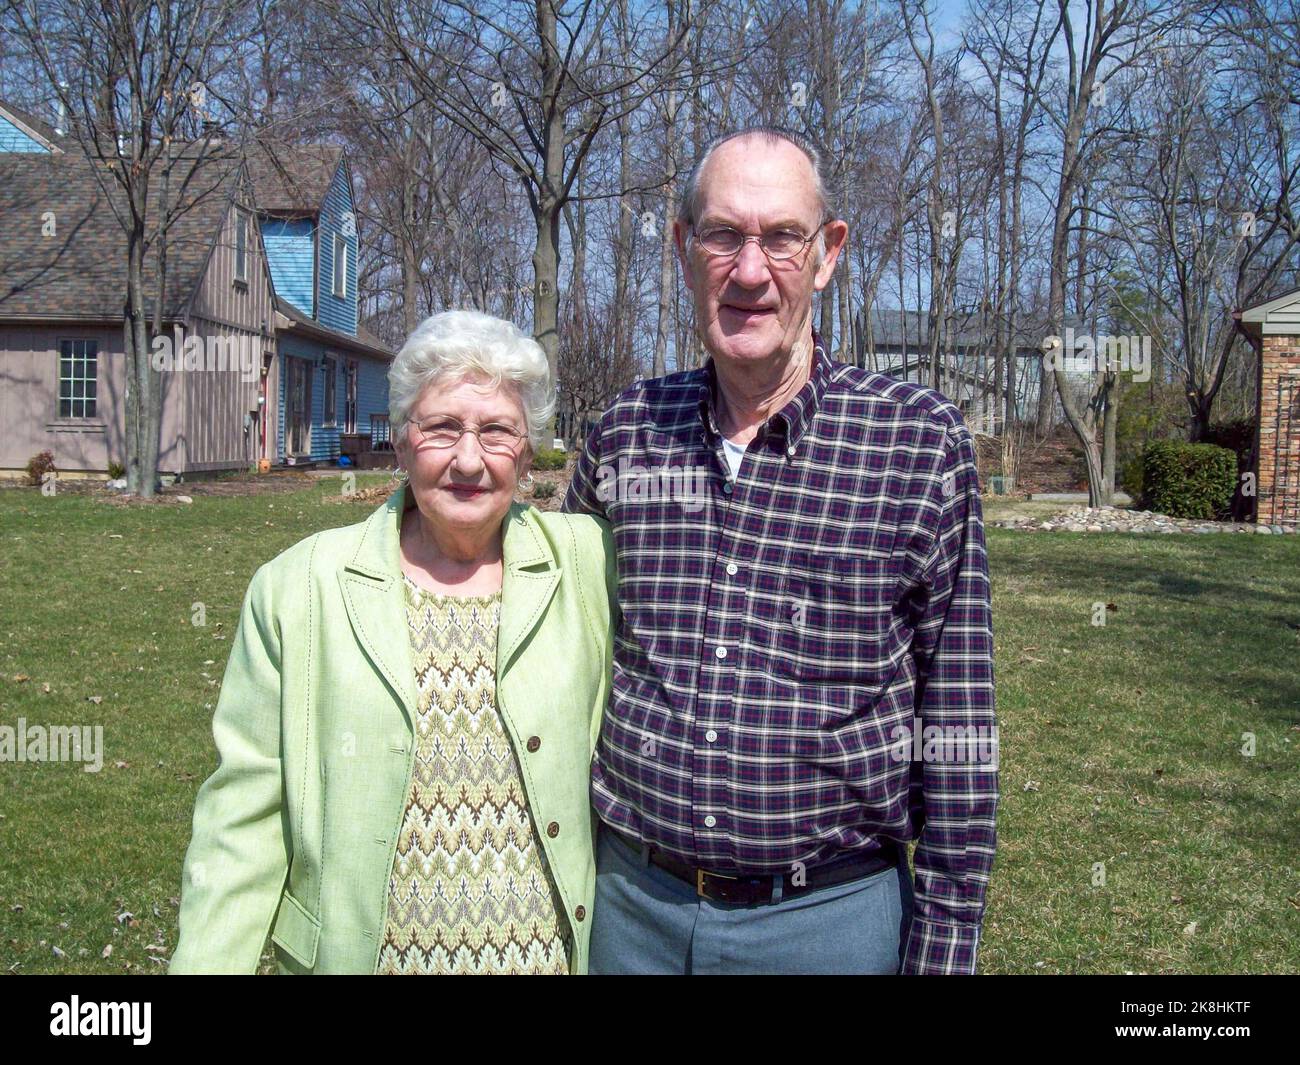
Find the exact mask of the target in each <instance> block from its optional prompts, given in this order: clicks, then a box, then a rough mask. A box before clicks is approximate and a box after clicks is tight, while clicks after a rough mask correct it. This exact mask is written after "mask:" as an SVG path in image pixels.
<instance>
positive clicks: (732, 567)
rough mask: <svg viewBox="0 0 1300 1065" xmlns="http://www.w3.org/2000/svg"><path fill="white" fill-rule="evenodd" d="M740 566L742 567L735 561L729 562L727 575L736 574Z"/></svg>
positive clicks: (732, 575)
mask: <svg viewBox="0 0 1300 1065" xmlns="http://www.w3.org/2000/svg"><path fill="white" fill-rule="evenodd" d="M739 568H740V567H739V566H737V565H736V564H735V563H734V562H728V563H727V576H728V577H734V576H735V575H736V571H737V570H738V569H739Z"/></svg>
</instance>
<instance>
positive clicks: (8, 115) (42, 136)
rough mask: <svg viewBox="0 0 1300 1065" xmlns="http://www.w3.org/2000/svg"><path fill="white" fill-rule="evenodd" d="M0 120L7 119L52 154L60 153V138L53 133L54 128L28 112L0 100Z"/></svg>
mask: <svg viewBox="0 0 1300 1065" xmlns="http://www.w3.org/2000/svg"><path fill="white" fill-rule="evenodd" d="M0 118H5V119H8V120H9V121H10V122H12V123H13V124H14V125H15V126H17V127H18V128H19V129H20V130H22V131H23V132H24V133H26V134H27V135H28V136H29V137H31V138H32V139H34V140H36V141H39V142H40V143H42V144H44V146H45V147H46V148H48V149H49V150H50V151H52V152H62V151H63V149H62V148H61V147H59V141H60V139H61V138H60V137H59V135H58V134H57V133H56V132H54V127H53V126H51V125H50V124H49V123H48V122H45V121H43V120H42V119H39V118H37V117H36V116H35V115H34V114H32V113H31V112H30V111H26V110H24V109H23V108H21V107H18V106H17V105H16V104H11V103H9V102H8V101H6V100H0Z"/></svg>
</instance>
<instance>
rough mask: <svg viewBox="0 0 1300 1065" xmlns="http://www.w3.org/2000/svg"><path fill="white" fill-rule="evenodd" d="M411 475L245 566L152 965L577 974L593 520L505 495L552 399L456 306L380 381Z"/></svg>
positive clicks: (596, 570) (604, 619)
mask: <svg viewBox="0 0 1300 1065" xmlns="http://www.w3.org/2000/svg"><path fill="white" fill-rule="evenodd" d="M389 383H390V401H389V407H390V415H391V421H392V425H393V432H394V447H395V450H396V453H397V456H398V458H399V461H400V463H401V465H402V467H403V468H404V469H405V470H406V471H407V474H408V481H407V483H405V484H403V485H402V487H401V488H400V489H398V490H397V491H396V492H394V493H393V495H392V496H390V497H389V499H388V500H387V501H386V502H385V503H384V504H383V505H382V506H381V507H379V508H378V509H377V510H376V511H375V512H374V513H373V514H372V515H371V516H370V517H369V518H368V519H367V520H366V521H364V522H361V523H360V524H357V525H353V526H349V527H347V528H342V529H332V530H329V531H326V532H321V533H317V534H316V535H314V536H311V537H308V538H307V539H306V540H304V541H302V542H301V543H299V544H297V545H295V546H294V547H292V548H290V549H289V550H287V551H285V552H284V553H283V554H282V555H280V556H279V557H278V558H276V559H274V560H273V561H271V562H269V563H267V564H266V565H264V566H263V567H262V568H261V569H259V570H258V571H257V573H256V574H255V575H254V577H253V580H252V582H251V584H250V586H249V589H248V593H247V596H246V597H245V600H244V606H243V613H242V616H241V619H240V623H239V630H238V632H237V634H236V636H235V641H234V647H233V648H232V654H231V658H230V661H229V664H228V665H227V667H226V674H225V680H224V683H223V686H222V689H221V697H220V700H219V702H218V704H217V709H216V712H215V715H214V719H213V735H214V737H215V740H216V746H217V750H218V752H219V753H220V756H221V761H220V765H219V767H218V768H217V770H216V771H215V772H214V773H213V774H212V776H211V777H210V778H209V779H208V780H207V781H206V782H205V783H204V784H203V786H202V787H201V788H200V789H199V793H198V796H197V799H196V802H195V810H194V831H193V837H192V840H191V842H190V846H189V850H188V852H187V853H186V857H185V870H184V875H183V889H182V896H181V910H180V938H179V942H178V944H177V948H176V952H175V954H174V956H173V958H172V963H171V971H172V972H199V971H203V972H211V971H227V972H228V971H241V972H251V971H254V970H255V969H256V967H257V963H258V958H259V956H260V954H261V951H262V947H263V944H264V942H265V939H266V935H267V932H268V931H269V932H270V934H271V939H272V941H273V943H274V945H275V948H276V956H277V959H278V961H279V967H280V971H281V972H294V973H302V972H315V973H343V972H349V973H356V972H363V973H393V974H399V973H584V972H586V967H587V941H588V929H589V928H590V925H591V909H592V895H593V889H594V877H595V866H594V821H593V819H592V814H591V807H590V804H589V801H588V786H589V767H590V761H591V756H592V751H593V748H594V746H595V741H596V737H597V735H598V733H599V728H600V718H601V712H602V710H603V708H604V705H605V699H606V696H607V694H608V691H609V675H610V658H611V646H612V641H613V629H614V624H615V617H616V615H615V614H614V611H615V610H616V609H617V607H616V605H615V603H616V599H615V574H614V561H613V557H614V556H613V547H612V541H611V538H610V533H609V529H608V526H606V525H605V524H604V523H603V522H600V521H599V520H598V519H595V518H592V517H590V516H586V515H570V514H559V513H543V512H541V511H539V510H537V509H536V508H535V507H532V506H529V505H525V504H519V503H515V502H513V498H514V492H515V488H516V486H517V484H518V483H519V481H520V478H522V477H523V476H524V474H525V473H526V472H527V471H528V467H529V464H530V462H531V460H532V456H533V454H534V453H535V450H536V448H537V447H538V445H539V443H540V442H541V438H542V433H543V431H544V428H545V426H546V423H547V421H548V419H549V417H550V415H551V412H552V409H553V404H554V398H553V392H552V389H551V383H550V378H549V373H548V368H547V363H546V357H545V355H544V353H543V352H542V349H541V348H540V346H539V345H538V344H537V343H536V342H535V341H533V340H532V339H531V338H529V337H527V336H525V335H523V334H521V333H520V332H519V331H518V330H517V329H516V328H515V327H514V326H513V325H511V324H510V323H509V322H505V321H502V320H500V319H496V318H492V317H489V316H488V315H485V314H479V313H477V312H472V311H450V312H447V313H444V314H438V315H435V316H433V317H432V318H429V319H427V320H426V321H425V322H423V323H421V325H420V326H419V327H418V328H417V329H416V330H415V332H414V333H412V335H411V336H410V338H409V339H408V340H407V342H406V344H405V345H404V346H403V347H402V350H401V351H400V352H399V353H398V355H397V357H396V359H395V361H394V363H393V365H392V367H391V369H390V371H389Z"/></svg>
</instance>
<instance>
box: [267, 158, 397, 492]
mask: <svg viewBox="0 0 1300 1065" xmlns="http://www.w3.org/2000/svg"><path fill="white" fill-rule="evenodd" d="M249 169H250V173H251V175H252V180H253V188H254V198H255V201H256V204H257V214H258V227H259V229H260V231H261V232H260V236H261V241H262V245H263V247H264V248H265V249H266V257H267V262H268V264H269V266H270V271H271V279H272V283H273V286H274V289H275V307H276V323H275V333H276V340H277V343H276V354H277V358H276V364H277V365H276V374H275V378H276V379H275V385H274V394H275V396H276V402H277V413H278V416H277V417H276V419H275V422H276V431H275V443H274V451H275V455H276V461H277V463H283V464H285V465H295V466H297V465H304V464H313V463H330V462H336V461H337V460H338V459H339V457H340V456H341V455H343V454H350V455H352V456H356V455H357V454H358V453H360V454H361V455H364V456H368V459H369V460H368V461H365V462H363V464H365V465H380V464H382V465H387V464H389V463H388V461H387V460H388V459H389V457H390V455H391V442H390V439H389V429H388V366H389V363H391V361H392V357H393V356H392V351H391V350H390V349H388V348H387V347H386V346H385V345H384V344H383V342H382V341H380V340H379V339H378V338H377V337H375V336H374V335H373V334H371V333H369V332H368V331H367V330H366V329H365V328H364V327H363V326H361V325H360V323H359V320H358V319H359V315H358V304H357V251H358V246H357V224H356V210H355V204H354V199H353V188H352V174H351V170H350V168H349V167H348V163H347V159H346V157H345V156H344V154H343V150H342V149H341V148H339V147H336V146H333V145H260V146H259V147H258V148H257V149H256V150H255V151H254V152H252V153H250V157H249ZM354 460H355V459H354Z"/></svg>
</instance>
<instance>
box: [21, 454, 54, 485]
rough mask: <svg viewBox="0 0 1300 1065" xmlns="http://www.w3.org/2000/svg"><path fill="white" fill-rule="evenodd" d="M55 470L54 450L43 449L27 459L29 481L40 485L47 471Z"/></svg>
mask: <svg viewBox="0 0 1300 1065" xmlns="http://www.w3.org/2000/svg"><path fill="white" fill-rule="evenodd" d="M53 471H54V452H53V451H42V452H41V453H40V454H39V455H33V456H32V457H31V458H29V459H28V460H27V483H28V484H34V485H40V483H41V480H42V479H43V478H44V477H45V475H46V474H47V473H52V472H53Z"/></svg>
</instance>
